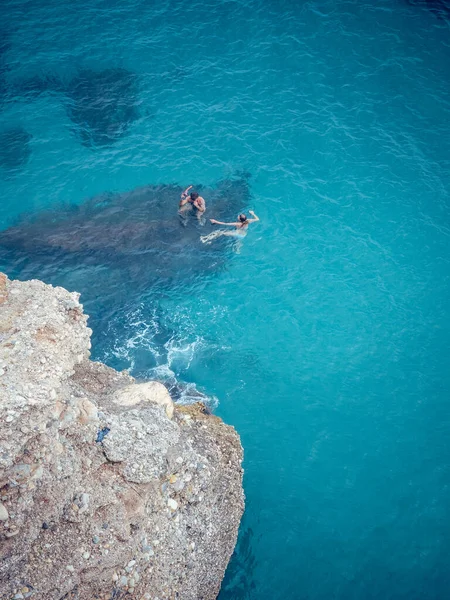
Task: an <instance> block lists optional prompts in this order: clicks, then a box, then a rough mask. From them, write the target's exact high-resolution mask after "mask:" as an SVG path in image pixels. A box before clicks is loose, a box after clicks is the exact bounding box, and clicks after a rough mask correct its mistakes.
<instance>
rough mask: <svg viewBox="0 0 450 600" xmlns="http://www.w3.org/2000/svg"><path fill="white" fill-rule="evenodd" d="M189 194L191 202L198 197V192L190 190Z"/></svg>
mask: <svg viewBox="0 0 450 600" xmlns="http://www.w3.org/2000/svg"><path fill="white" fill-rule="evenodd" d="M190 196H191V200H192V202H194V201H195V200H197V198H198V194H197V192H191V193H190Z"/></svg>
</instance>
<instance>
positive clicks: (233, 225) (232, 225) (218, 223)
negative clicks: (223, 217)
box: [210, 219, 241, 227]
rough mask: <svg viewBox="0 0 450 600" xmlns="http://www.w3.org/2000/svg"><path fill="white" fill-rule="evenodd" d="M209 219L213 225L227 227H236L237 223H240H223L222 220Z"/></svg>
mask: <svg viewBox="0 0 450 600" xmlns="http://www.w3.org/2000/svg"><path fill="white" fill-rule="evenodd" d="M210 221H211V223H212V224H213V225H227V226H228V227H236V226H237V225H240V224H241V223H224V222H223V221H216V220H215V219H210Z"/></svg>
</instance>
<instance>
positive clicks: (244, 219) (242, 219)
mask: <svg viewBox="0 0 450 600" xmlns="http://www.w3.org/2000/svg"><path fill="white" fill-rule="evenodd" d="M246 220H247V215H244V213H241V214H240V215H239V221H240V222H241V223H245V221H246Z"/></svg>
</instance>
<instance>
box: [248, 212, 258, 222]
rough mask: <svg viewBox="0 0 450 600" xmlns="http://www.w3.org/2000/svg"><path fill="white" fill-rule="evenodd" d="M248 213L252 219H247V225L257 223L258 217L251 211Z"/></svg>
mask: <svg viewBox="0 0 450 600" xmlns="http://www.w3.org/2000/svg"><path fill="white" fill-rule="evenodd" d="M248 212H249V213H250V214H251V215H253V217H254V218H253V219H248V222H249V223H256V221H259V217H258V216H257V215H255V213H254V212H253V211H252V210H249V211H248Z"/></svg>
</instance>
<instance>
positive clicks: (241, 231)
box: [200, 210, 259, 244]
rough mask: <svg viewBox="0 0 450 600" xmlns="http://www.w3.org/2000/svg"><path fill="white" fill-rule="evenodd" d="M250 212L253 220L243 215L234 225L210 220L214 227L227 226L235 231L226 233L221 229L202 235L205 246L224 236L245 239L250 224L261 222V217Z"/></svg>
mask: <svg viewBox="0 0 450 600" xmlns="http://www.w3.org/2000/svg"><path fill="white" fill-rule="evenodd" d="M248 212H249V213H250V214H251V215H252V216H253V219H249V218H248V217H247V215H244V213H241V214H240V215H239V217H238V221H236V222H234V223H224V222H223V221H216V219H210V221H211V223H212V224H213V225H226V226H227V227H235V230H234V231H224V230H223V229H219V230H218V231H213V232H212V233H210V234H209V235H202V236H201V237H200V239H201V241H202V242H203V243H204V244H209V243H211V242H212V241H213V240H215V239H216V238H218V237H221V236H222V235H225V236H228V237H237V238H243V237H245V236H246V235H247V229H248V226H249V225H250V223H256V221H259V217H257V216H256V215H255V213H254V212H253V211H252V210H249V211H248Z"/></svg>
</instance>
